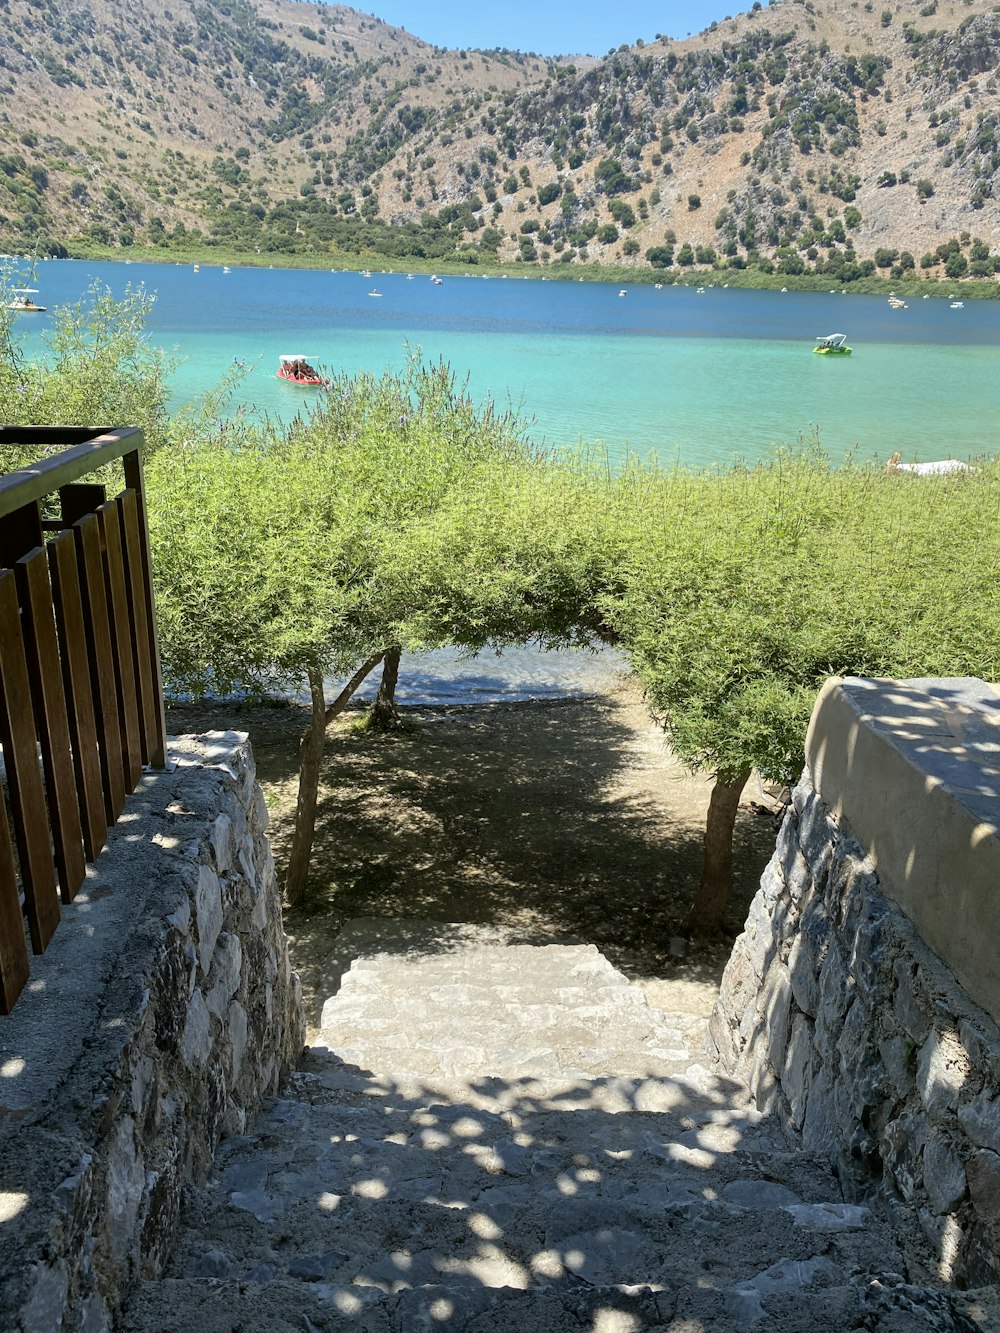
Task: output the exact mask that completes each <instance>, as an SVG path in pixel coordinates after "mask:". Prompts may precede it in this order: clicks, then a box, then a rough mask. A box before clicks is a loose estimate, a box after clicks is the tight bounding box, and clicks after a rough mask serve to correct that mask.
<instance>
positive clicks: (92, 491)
mask: <svg viewBox="0 0 1000 1333" xmlns="http://www.w3.org/2000/svg"><path fill="white" fill-rule="evenodd" d="M107 498H108V489H107V487H106V486H102V485H101V484H100V482H96V481H82V482H81V481H78V482H74V483H71V484H70V485H69V486H61V487H60V488H59V512H60V513H61V514H62V525H63V527H64V528H71V527H72V526H73V524H74V523H75V522H76V520H77V519H78V518H83V516H84V514H92V513H94V511H95V510H96V509H99V508H100V506H101V505H102V504H104V502H105V500H106V499H107Z"/></svg>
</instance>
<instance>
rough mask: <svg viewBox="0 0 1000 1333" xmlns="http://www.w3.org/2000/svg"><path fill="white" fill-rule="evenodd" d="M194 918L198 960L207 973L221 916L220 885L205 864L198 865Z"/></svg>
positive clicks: (216, 877) (220, 923)
mask: <svg viewBox="0 0 1000 1333" xmlns="http://www.w3.org/2000/svg"><path fill="white" fill-rule="evenodd" d="M195 918H196V920H197V923H198V962H199V964H200V966H201V970H202V972H204V973H205V974H207V973H208V969H209V967H210V965H211V962H212V954H213V953H214V951H215V943H216V940H217V939H218V938H219V931H220V930H221V929H222V919H223V918H222V886H221V885H220V883H219V877H218V875H217V874H216V873H215V871H214V870H212V869H211V868H210V867H209V866H206V865H202V866H199V867H198V887H197V888H196V890H195Z"/></svg>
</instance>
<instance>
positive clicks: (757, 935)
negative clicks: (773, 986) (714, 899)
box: [744, 893, 777, 980]
mask: <svg viewBox="0 0 1000 1333" xmlns="http://www.w3.org/2000/svg"><path fill="white" fill-rule="evenodd" d="M744 933H745V935H746V940H747V957H748V958H749V959H750V963H751V965H752V967H753V970H754V972H755V973H756V975H757V977H758V979H759V980H762V979H763V977H764V974H765V973H766V972H767V969H768V967H769V966H770V963H771V961H772V959H773V958H774V957H775V955H776V953H777V948H776V946H775V941H774V933H773V931H772V927H771V915H770V913H769V912H768V910H767V906H766V904H765V902H764V896H763V894H761V893H757V895H756V896H755V897H754V900H753V902H752V903H751V904H750V911H749V912H748V913H747V920H746V927H745V930H744Z"/></svg>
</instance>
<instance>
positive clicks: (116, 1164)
mask: <svg viewBox="0 0 1000 1333" xmlns="http://www.w3.org/2000/svg"><path fill="white" fill-rule="evenodd" d="M106 1171H107V1190H108V1196H107V1209H108V1222H109V1226H108V1236H109V1238H110V1243H111V1250H112V1255H113V1257H114V1261H115V1263H116V1264H119V1265H120V1264H124V1263H125V1260H126V1256H127V1254H128V1253H129V1250H130V1248H131V1246H132V1245H133V1244H134V1241H135V1236H134V1233H135V1222H136V1218H137V1217H138V1215H139V1205H140V1203H141V1202H142V1194H143V1186H144V1184H145V1179H146V1173H145V1170H144V1168H143V1164H142V1159H141V1157H140V1155H139V1153H138V1151H137V1150H136V1142H135V1121H134V1120H133V1119H132V1117H131V1116H124V1117H123V1118H122V1119H121V1120H120V1121H119V1122H118V1125H117V1127H116V1128H115V1131H114V1134H113V1136H112V1139H111V1147H110V1150H109V1152H108V1157H107V1167H106ZM54 1327H58V1325H55V1326H54Z"/></svg>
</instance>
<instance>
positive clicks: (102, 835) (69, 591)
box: [48, 532, 108, 861]
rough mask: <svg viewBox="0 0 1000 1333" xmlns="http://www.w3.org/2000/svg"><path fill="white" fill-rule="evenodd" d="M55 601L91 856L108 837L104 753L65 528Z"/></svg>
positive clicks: (53, 554)
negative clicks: (101, 750) (102, 762)
mask: <svg viewBox="0 0 1000 1333" xmlns="http://www.w3.org/2000/svg"><path fill="white" fill-rule="evenodd" d="M48 555H49V569H50V572H51V575H52V601H53V604H54V607H55V615H56V628H57V630H58V632H59V657H60V661H61V664H62V674H63V688H64V690H65V695H66V703H67V712H68V715H69V730H70V742H71V745H72V750H73V768H74V771H75V773H76V789H77V793H78V795H79V798H80V813H81V815H82V817H83V846H84V850H85V851H86V853H87V860H88V861H93V860H95V859H96V858H97V855H98V853H99V852H100V850H101V848H102V847H103V846H104V844H105V842H106V841H107V826H108V819H107V814H106V812H105V808H104V791H103V787H102V784H101V759H100V751H99V747H98V744H97V725H96V722H95V720H94V697H93V693H92V690H93V685H92V682H91V676H90V659H89V656H88V651H87V631H86V627H85V624H84V617H83V599H82V594H81V592H80V569H79V566H78V564H77V555H76V541H75V540H74V537H73V534H72V533H71V532H64V533H61V534H60V536H58V537H56V538H55V539H54V540H53V541H51V542H50V543H49V545H48Z"/></svg>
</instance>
